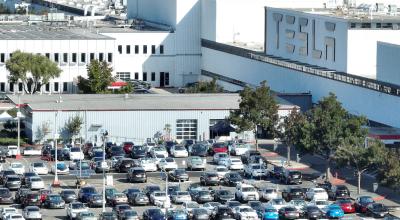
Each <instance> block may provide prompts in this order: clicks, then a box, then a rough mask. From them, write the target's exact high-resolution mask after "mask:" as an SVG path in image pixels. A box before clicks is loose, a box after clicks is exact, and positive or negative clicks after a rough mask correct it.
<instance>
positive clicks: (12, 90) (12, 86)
mask: <svg viewBox="0 0 400 220" xmlns="http://www.w3.org/2000/svg"><path fill="white" fill-rule="evenodd" d="M10 92H14V83H10Z"/></svg>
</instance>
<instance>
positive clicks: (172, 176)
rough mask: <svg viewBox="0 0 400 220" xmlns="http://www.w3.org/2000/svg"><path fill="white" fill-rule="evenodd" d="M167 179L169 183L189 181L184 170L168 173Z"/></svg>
mask: <svg viewBox="0 0 400 220" xmlns="http://www.w3.org/2000/svg"><path fill="white" fill-rule="evenodd" d="M168 179H169V180H171V181H189V175H188V173H187V172H186V170H185V169H176V170H173V171H170V172H168Z"/></svg>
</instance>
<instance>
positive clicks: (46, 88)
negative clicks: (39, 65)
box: [44, 83, 50, 92]
mask: <svg viewBox="0 0 400 220" xmlns="http://www.w3.org/2000/svg"><path fill="white" fill-rule="evenodd" d="M44 91H46V92H50V83H46V85H45V86H44Z"/></svg>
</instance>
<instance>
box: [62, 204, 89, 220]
mask: <svg viewBox="0 0 400 220" xmlns="http://www.w3.org/2000/svg"><path fill="white" fill-rule="evenodd" d="M88 211H89V208H88V207H87V206H86V205H84V204H83V203H81V202H71V203H69V204H68V206H67V217H68V219H74V218H76V217H77V215H78V213H80V212H88Z"/></svg>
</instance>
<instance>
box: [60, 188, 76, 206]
mask: <svg viewBox="0 0 400 220" xmlns="http://www.w3.org/2000/svg"><path fill="white" fill-rule="evenodd" d="M60 196H61V198H62V199H63V200H64V201H65V202H66V203H70V202H73V201H76V199H77V196H76V193H75V191H74V190H71V189H64V190H62V191H61V192H60Z"/></svg>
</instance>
